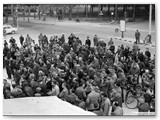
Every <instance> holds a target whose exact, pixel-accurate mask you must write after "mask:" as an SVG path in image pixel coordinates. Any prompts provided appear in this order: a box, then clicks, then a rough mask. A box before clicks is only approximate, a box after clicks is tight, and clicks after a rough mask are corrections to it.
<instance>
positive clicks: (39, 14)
mask: <svg viewBox="0 0 160 120" xmlns="http://www.w3.org/2000/svg"><path fill="white" fill-rule="evenodd" d="M38 17H39V20H40V19H41V6H40V5H39V7H38Z"/></svg>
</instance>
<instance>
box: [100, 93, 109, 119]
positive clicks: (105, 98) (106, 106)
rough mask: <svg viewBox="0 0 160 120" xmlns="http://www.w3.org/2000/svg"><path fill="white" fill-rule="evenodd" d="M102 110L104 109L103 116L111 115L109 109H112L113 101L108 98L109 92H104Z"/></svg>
mask: <svg viewBox="0 0 160 120" xmlns="http://www.w3.org/2000/svg"><path fill="white" fill-rule="evenodd" d="M102 101H103V102H102V105H101V108H102V111H103V116H108V115H109V111H110V107H111V101H110V99H109V98H108V95H107V93H103V94H102Z"/></svg>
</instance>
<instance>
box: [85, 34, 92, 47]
mask: <svg viewBox="0 0 160 120" xmlns="http://www.w3.org/2000/svg"><path fill="white" fill-rule="evenodd" d="M85 45H88V47H89V48H90V46H91V40H90V39H89V37H88V36H87V40H86V43H85Z"/></svg>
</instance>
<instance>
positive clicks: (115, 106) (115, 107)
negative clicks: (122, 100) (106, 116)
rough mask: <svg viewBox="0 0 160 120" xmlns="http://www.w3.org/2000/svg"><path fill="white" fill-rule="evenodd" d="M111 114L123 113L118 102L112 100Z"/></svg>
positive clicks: (120, 114)
mask: <svg viewBox="0 0 160 120" xmlns="http://www.w3.org/2000/svg"><path fill="white" fill-rule="evenodd" d="M111 115H112V116H122V115H123V109H122V107H120V106H119V104H118V102H114V103H113V106H112V113H111Z"/></svg>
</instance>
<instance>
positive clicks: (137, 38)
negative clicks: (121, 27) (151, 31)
mask: <svg viewBox="0 0 160 120" xmlns="http://www.w3.org/2000/svg"><path fill="white" fill-rule="evenodd" d="M135 38H136V43H137V44H139V43H140V32H139V31H138V30H137V31H136V32H135Z"/></svg>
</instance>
